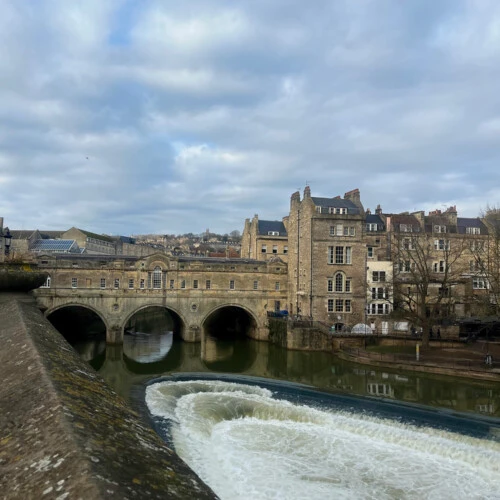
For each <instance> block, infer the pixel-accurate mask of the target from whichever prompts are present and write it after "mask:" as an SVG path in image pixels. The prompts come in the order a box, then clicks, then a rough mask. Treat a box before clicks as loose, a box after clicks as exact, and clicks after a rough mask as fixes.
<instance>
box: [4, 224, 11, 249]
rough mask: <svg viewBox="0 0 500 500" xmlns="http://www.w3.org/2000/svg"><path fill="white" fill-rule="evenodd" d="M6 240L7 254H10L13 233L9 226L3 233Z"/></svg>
mask: <svg viewBox="0 0 500 500" xmlns="http://www.w3.org/2000/svg"><path fill="white" fill-rule="evenodd" d="M3 237H4V240H5V255H9V253H10V243H11V240H12V235H11V234H10V231H9V228H8V227H6V228H5V234H4V235H3Z"/></svg>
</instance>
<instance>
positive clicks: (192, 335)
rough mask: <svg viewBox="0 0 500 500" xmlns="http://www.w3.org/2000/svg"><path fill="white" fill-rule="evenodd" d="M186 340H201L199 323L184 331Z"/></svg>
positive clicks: (183, 334) (183, 337) (183, 335)
mask: <svg viewBox="0 0 500 500" xmlns="http://www.w3.org/2000/svg"><path fill="white" fill-rule="evenodd" d="M182 340H184V342H201V328H200V327H199V326H198V325H190V326H189V327H188V328H185V329H184V331H183V332H182Z"/></svg>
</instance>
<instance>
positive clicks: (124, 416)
mask: <svg viewBox="0 0 500 500" xmlns="http://www.w3.org/2000/svg"><path fill="white" fill-rule="evenodd" d="M0 342H1V344H2V349H1V350H0V377H1V379H2V384H1V385H0V407H1V408H2V412H1V414H0V470H1V473H0V492H1V497H2V498H6V499H12V498H23V499H25V498H44V499H45V498H47V499H52V498H60V499H64V498H92V499H100V498H119V499H123V498H197V499H198V498H202V499H203V498H215V495H214V494H213V493H212V491H211V490H210V489H209V488H208V487H207V486H206V485H205V484H204V483H203V482H202V481H201V480H200V479H199V478H198V477H197V476H196V475H195V474H194V473H193V472H192V471H191V470H190V469H189V468H188V467H187V466H186V465H185V464H184V462H182V461H181V460H180V459H179V458H178V457H177V455H176V454H175V453H174V452H173V451H172V450H170V449H169V448H168V447H167V446H166V445H165V444H164V443H163V441H162V440H161V439H160V438H159V436H158V435H157V434H156V433H155V432H154V431H153V430H152V429H151V428H150V427H148V426H147V425H146V424H145V423H143V422H142V421H141V420H140V419H139V418H138V416H137V415H136V414H135V413H134V412H133V411H132V410H131V409H130V408H129V407H128V406H127V405H126V403H125V402H124V401H123V400H122V399H121V398H120V397H119V396H118V395H117V394H116V393H115V392H114V391H113V390H112V389H111V388H110V387H109V386H107V385H106V383H105V382H104V381H103V379H102V378H101V377H100V376H99V375H98V374H97V373H96V372H95V371H94V370H93V369H92V368H91V367H90V366H89V365H87V363H85V362H84V361H83V360H81V359H80V358H79V356H78V355H77V354H76V352H75V351H74V350H73V349H72V348H71V346H69V344H67V342H66V341H65V340H64V339H63V337H62V336H61V335H60V334H59V333H58V332H57V331H56V330H55V329H54V328H53V327H52V326H51V324H50V323H49V322H48V321H47V320H46V319H45V318H44V317H43V315H42V314H41V313H40V311H38V309H37V308H36V306H35V304H34V301H33V300H32V299H31V298H29V297H28V296H27V295H20V296H14V295H12V294H5V293H4V294H0Z"/></svg>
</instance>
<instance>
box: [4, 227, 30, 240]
mask: <svg viewBox="0 0 500 500" xmlns="http://www.w3.org/2000/svg"><path fill="white" fill-rule="evenodd" d="M35 231H36V229H11V230H10V234H11V236H12V238H14V239H15V240H27V239H28V238H30V237H31V236H33V233H34V232H35Z"/></svg>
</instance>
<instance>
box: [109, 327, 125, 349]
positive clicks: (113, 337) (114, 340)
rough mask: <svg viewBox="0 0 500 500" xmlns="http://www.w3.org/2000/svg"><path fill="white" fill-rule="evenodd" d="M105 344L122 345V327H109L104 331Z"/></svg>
mask: <svg viewBox="0 0 500 500" xmlns="http://www.w3.org/2000/svg"><path fill="white" fill-rule="evenodd" d="M106 344H112V345H113V344H114V345H117V344H123V326H122V325H117V324H114V325H110V326H108V328H107V330H106Z"/></svg>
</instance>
